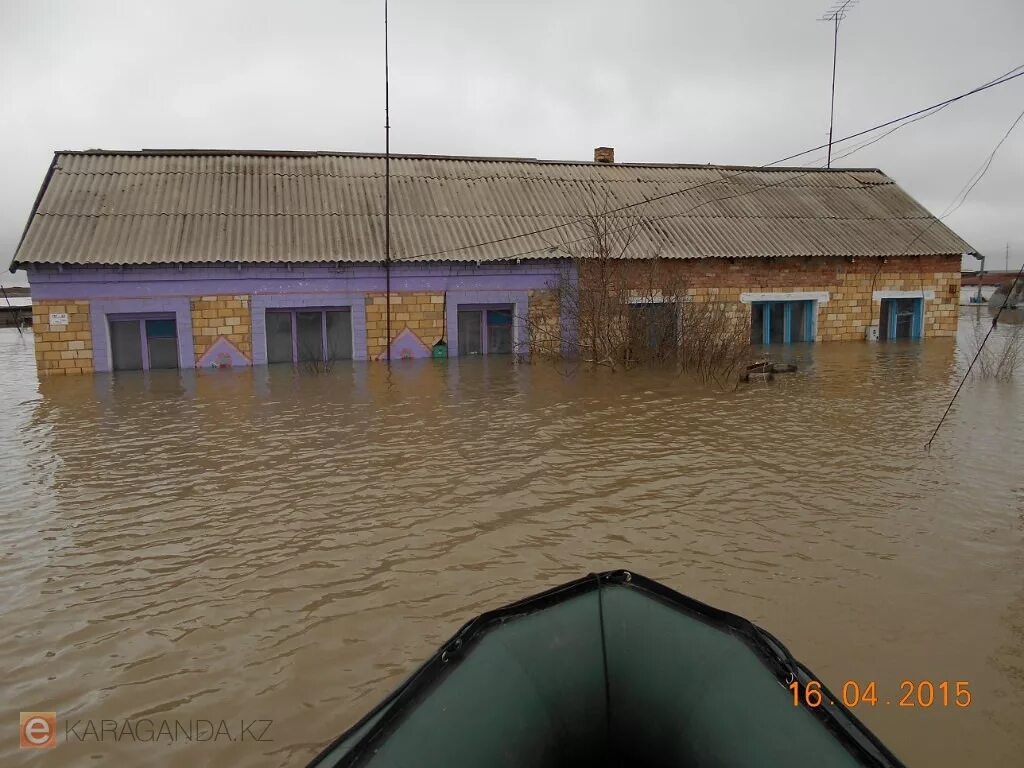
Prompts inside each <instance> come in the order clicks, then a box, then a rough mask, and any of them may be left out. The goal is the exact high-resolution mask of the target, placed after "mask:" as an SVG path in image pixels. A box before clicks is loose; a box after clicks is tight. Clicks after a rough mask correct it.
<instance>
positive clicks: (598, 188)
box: [14, 150, 972, 265]
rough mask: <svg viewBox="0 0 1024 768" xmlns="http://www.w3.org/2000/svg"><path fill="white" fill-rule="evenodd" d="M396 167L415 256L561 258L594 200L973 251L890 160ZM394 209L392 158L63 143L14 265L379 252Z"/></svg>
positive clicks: (664, 214) (704, 223) (456, 161)
mask: <svg viewBox="0 0 1024 768" xmlns="http://www.w3.org/2000/svg"><path fill="white" fill-rule="evenodd" d="M391 174H392V181H391V184H392V186H391V190H392V194H391V196H392V216H391V228H392V229H391V231H392V254H393V258H394V259H396V260H403V261H405V260H408V261H415V260H455V261H495V260H502V259H510V258H517V257H522V258H543V257H547V256H552V255H556V254H557V253H558V251H559V249H565V248H567V247H568V248H571V247H572V244H573V243H574V242H577V241H579V240H581V239H584V238H585V237H586V235H587V232H588V230H587V229H586V228H585V226H584V225H583V224H582V223H581V222H580V221H579V219H580V216H581V215H583V214H585V213H586V212H587V210H592V209H593V208H594V207H595V206H596V207H598V208H604V209H614V208H619V207H621V206H628V205H633V206H635V207H633V208H631V209H629V210H626V211H622V212H619V213H612V214H610V215H611V216H612V217H615V219H616V224H615V226H618V223H619V222H621V223H622V225H623V226H626V225H628V224H629V222H630V221H635V220H636V218H637V217H642V218H643V219H644V220H645V226H644V227H643V228H642V234H641V236H640V237H639V239H638V241H637V242H636V243H635V245H634V251H633V253H634V255H649V254H650V253H652V252H658V253H660V254H661V255H662V256H664V257H667V258H700V257H707V256H720V257H756V256H825V255H841V256H893V255H897V254H902V253H908V254H915V255H933V254H953V253H962V252H969V251H971V250H972V249H971V247H970V246H969V245H968V244H967V243H966V242H964V241H963V240H962V239H961V238H959V237H958V236H957V235H956V234H954V233H953V232H952V231H951V230H950V229H949V228H948V227H946V226H945V225H944V224H942V223H941V222H937V221H936V220H935V219H934V217H932V216H931V215H930V214H929V213H928V211H926V210H925V209H924V208H923V207H921V206H920V205H919V204H918V203H917V202H916V201H915V200H914V199H913V198H911V197H910V195H908V194H907V193H906V192H904V191H903V190H902V189H900V187H899V186H898V185H897V184H895V183H894V182H893V181H892V179H890V178H889V177H888V176H886V175H885V174H884V173H882V172H881V171H878V170H875V169H844V170H836V169H833V170H822V169H806V168H778V169H765V168H742V167H734V166H710V165H707V166H693V165H634V164H597V163H578V162H553V161H541V160H533V159H515V158H462V157H439V156H410V155H395V156H392V160H391ZM645 201H650V202H645ZM383 211H384V158H383V156H382V155H359V154H340V153H313V152H309V153H298V152H291V153H287V152H285V153H271V152H231V151H223V150H218V151H213V150H211V151H200V150H178V151H175V150H164V151H155V150H144V151H142V152H101V151H90V152H59V153H57V154H56V155H55V158H54V165H53V168H52V172H51V174H50V176H49V178H48V181H47V182H46V184H45V185H44V188H43V190H42V191H41V195H40V199H39V201H38V204H37V206H36V209H35V211H34V212H33V214H32V217H31V219H30V222H29V225H28V228H27V230H26V232H25V236H24V238H23V240H22V243H21V245H20V246H19V249H18V252H17V254H16V256H15V260H14V263H15V265H24V264H33V263H35V264H173V263H205V262H267V263H269V262H280V263H289V262H290V263H299V262H365V261H380V260H381V259H382V254H383V247H384V246H383V227H384V216H383ZM548 228H553V229H550V230H549V231H546V232H543V233H540V234H526V235H525V236H520V235H524V233H530V232H533V231H535V230H538V229H548ZM922 233H923V234H922ZM493 241H500V242H493ZM481 243H487V244H486V245H478V244H481ZM552 249H555V250H552Z"/></svg>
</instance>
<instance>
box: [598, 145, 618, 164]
mask: <svg viewBox="0 0 1024 768" xmlns="http://www.w3.org/2000/svg"><path fill="white" fill-rule="evenodd" d="M594 162H595V163H614V162H615V147H595V148H594Z"/></svg>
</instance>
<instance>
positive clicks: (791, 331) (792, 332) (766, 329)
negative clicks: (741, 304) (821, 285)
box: [750, 301, 814, 344]
mask: <svg viewBox="0 0 1024 768" xmlns="http://www.w3.org/2000/svg"><path fill="white" fill-rule="evenodd" d="M803 341H814V302H813V301H755V302H753V303H752V304H751V305H750V343H751V344H796V343H799V342H803Z"/></svg>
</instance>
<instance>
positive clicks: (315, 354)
mask: <svg viewBox="0 0 1024 768" xmlns="http://www.w3.org/2000/svg"><path fill="white" fill-rule="evenodd" d="M266 329H267V362H268V363H293V362H310V361H329V360H351V359H352V313H351V312H350V311H349V310H348V309H268V310H267V317H266Z"/></svg>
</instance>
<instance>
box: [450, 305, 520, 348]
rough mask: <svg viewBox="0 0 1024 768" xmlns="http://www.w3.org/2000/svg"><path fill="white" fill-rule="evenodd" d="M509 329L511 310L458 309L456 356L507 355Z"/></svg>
mask: <svg viewBox="0 0 1024 768" xmlns="http://www.w3.org/2000/svg"><path fill="white" fill-rule="evenodd" d="M512 327H513V324H512V308H511V307H494V308H489V307H480V308H473V309H459V315H458V331H459V354H460V355H508V354H511V353H512Z"/></svg>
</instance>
